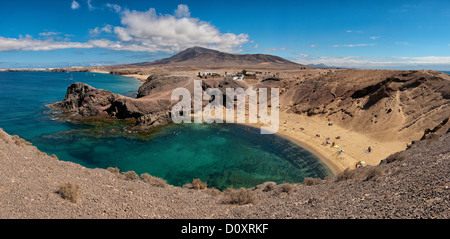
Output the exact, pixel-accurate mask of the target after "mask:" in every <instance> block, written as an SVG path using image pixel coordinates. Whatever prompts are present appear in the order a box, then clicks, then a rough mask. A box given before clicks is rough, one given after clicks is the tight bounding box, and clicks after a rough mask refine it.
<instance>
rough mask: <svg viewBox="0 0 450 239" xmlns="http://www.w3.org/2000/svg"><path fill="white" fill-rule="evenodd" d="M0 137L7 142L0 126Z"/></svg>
mask: <svg viewBox="0 0 450 239" xmlns="http://www.w3.org/2000/svg"><path fill="white" fill-rule="evenodd" d="M0 139H1V140H3V141H5V143H9V140H8V138H6V133H4V132H3V130H2V129H1V128H0Z"/></svg>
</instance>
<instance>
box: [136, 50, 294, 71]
mask: <svg viewBox="0 0 450 239" xmlns="http://www.w3.org/2000/svg"><path fill="white" fill-rule="evenodd" d="M261 64H264V65H276V66H292V67H295V66H302V65H300V64H297V63H295V62H292V61H289V60H286V59H284V58H281V57H278V56H273V55H265V54H230V53H225V52H220V51H217V50H213V49H208V48H204V47H199V46H195V47H191V48H188V49H186V50H184V51H181V52H179V53H178V54H175V55H173V56H172V57H169V58H164V59H160V60H157V61H154V62H147V63H139V64H136V65H139V66H150V65H178V66H212V67H228V66H242V65H247V66H251V65H261Z"/></svg>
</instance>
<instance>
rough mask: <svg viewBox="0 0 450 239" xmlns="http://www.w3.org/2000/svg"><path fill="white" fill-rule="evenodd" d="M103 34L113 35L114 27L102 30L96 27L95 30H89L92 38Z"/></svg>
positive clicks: (109, 26) (108, 26) (106, 26)
mask: <svg viewBox="0 0 450 239" xmlns="http://www.w3.org/2000/svg"><path fill="white" fill-rule="evenodd" d="M102 32H106V33H112V26H111V25H105V26H104V27H102V28H100V27H96V28H94V29H89V35H91V36H97V35H99V34H101V33H102Z"/></svg>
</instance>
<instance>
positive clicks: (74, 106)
mask: <svg viewBox="0 0 450 239" xmlns="http://www.w3.org/2000/svg"><path fill="white" fill-rule="evenodd" d="M171 105H172V103H171V102H170V101H169V100H167V99H134V98H129V97H125V96H122V95H119V94H114V93H111V92H109V91H107V90H102V89H96V88H94V87H92V86H89V85H87V84H83V83H74V84H72V85H70V86H69V87H68V89H67V93H66V97H65V98H64V100H63V101H61V102H58V103H55V104H53V105H51V107H52V108H54V109H58V110H61V111H62V112H64V113H66V114H67V117H68V118H72V119H81V118H83V117H86V116H94V117H95V116H100V117H105V116H107V117H115V118H117V119H129V118H135V119H137V125H136V128H137V129H139V128H140V127H142V128H146V129H147V128H151V127H152V126H159V125H161V124H162V122H168V120H170V115H169V114H168V112H169V111H170V109H171ZM144 119H145V120H144Z"/></svg>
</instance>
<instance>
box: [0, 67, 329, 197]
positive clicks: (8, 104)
mask: <svg viewBox="0 0 450 239" xmlns="http://www.w3.org/2000/svg"><path fill="white" fill-rule="evenodd" d="M68 76H70V74H69V75H68V74H67V73H49V72H32V73H31V72H29V73H26V72H25V73H24V72H18V73H16V72H14V73H0V83H1V88H0V114H1V115H2V117H1V118H0V127H3V128H4V130H5V131H7V132H8V133H10V134H18V135H20V136H21V137H23V138H25V139H26V140H28V141H30V142H32V143H33V145H35V146H37V147H38V148H39V149H40V150H42V151H44V152H47V153H49V154H56V155H57V156H58V158H59V159H60V160H66V161H72V162H76V163H79V164H81V165H84V166H86V167H90V168H107V167H119V168H120V169H121V170H122V171H129V170H133V171H136V172H137V173H138V174H141V173H149V174H151V175H154V176H157V177H162V178H164V179H166V180H167V182H168V183H169V184H172V185H176V186H181V185H183V184H185V183H188V182H191V181H192V179H193V178H200V179H201V180H202V181H206V182H207V183H208V186H210V187H216V188H219V189H224V188H226V187H229V186H231V185H233V186H234V187H253V186H255V185H257V184H260V183H262V182H266V181H275V182H277V183H283V182H301V181H303V179H304V178H305V177H320V178H323V177H325V176H328V175H331V171H330V170H329V169H328V168H327V167H326V166H325V165H324V164H322V163H321V162H320V161H319V159H318V158H317V157H316V156H315V155H313V154H311V153H310V152H308V151H306V150H305V149H303V148H301V147H299V146H297V145H296V144H294V143H292V142H290V141H289V140H287V139H285V138H282V137H279V136H276V135H261V134H260V131H259V129H254V128H249V127H246V126H241V125H236V124H181V125H175V124H174V125H171V126H167V127H163V128H161V129H159V130H158V131H157V132H155V133H153V134H151V135H150V136H146V137H137V136H136V135H133V134H129V133H127V132H126V131H123V130H121V128H123V126H124V125H121V124H120V122H114V123H109V124H100V125H96V126H93V125H81V124H73V123H71V122H67V121H59V120H55V118H54V117H52V116H51V115H50V114H49V109H48V108H47V107H45V105H46V104H49V103H53V102H56V101H58V100H61V99H63V98H64V95H65V91H66V89H67V86H68V85H70V84H71V83H72V82H71V81H69V80H67V79H68ZM73 78H74V80H75V81H77V82H84V83H88V84H90V85H92V86H93V87H96V88H103V89H107V90H111V91H113V92H115V93H124V92H132V91H136V90H137V88H138V87H139V85H140V83H139V82H138V81H136V80H134V79H130V78H126V77H120V76H112V75H106V74H96V76H95V77H94V76H93V74H92V73H88V74H86V73H73Z"/></svg>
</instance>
